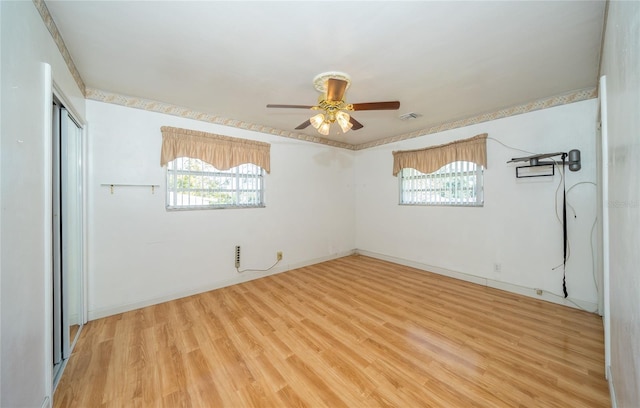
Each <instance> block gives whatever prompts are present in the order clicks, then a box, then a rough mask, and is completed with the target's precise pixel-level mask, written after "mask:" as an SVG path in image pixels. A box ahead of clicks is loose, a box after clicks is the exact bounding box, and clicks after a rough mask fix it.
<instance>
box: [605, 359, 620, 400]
mask: <svg viewBox="0 0 640 408" xmlns="http://www.w3.org/2000/svg"><path fill="white" fill-rule="evenodd" d="M606 370H607V382H608V383H609V396H610V397H611V408H617V407H618V403H617V402H616V390H615V388H614V386H613V375H612V374H611V366H607V368H606Z"/></svg>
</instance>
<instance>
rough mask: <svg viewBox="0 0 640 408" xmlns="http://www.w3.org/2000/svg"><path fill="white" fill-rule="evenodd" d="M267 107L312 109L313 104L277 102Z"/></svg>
mask: <svg viewBox="0 0 640 408" xmlns="http://www.w3.org/2000/svg"><path fill="white" fill-rule="evenodd" d="M267 108H293V109H311V108H313V106H312V105H277V104H269V105H267Z"/></svg>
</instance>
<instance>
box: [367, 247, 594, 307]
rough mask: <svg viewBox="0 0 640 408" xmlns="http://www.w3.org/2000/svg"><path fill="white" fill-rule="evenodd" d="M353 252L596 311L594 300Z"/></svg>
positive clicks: (382, 255) (407, 261) (374, 254)
mask: <svg viewBox="0 0 640 408" xmlns="http://www.w3.org/2000/svg"><path fill="white" fill-rule="evenodd" d="M355 252H356V253H357V254H360V255H364V256H369V257H371V258H376V259H381V260H383V261H388V262H393V263H396V264H399V265H404V266H409V267H412V268H416V269H420V270H423V271H427V272H433V273H437V274H438V275H444V276H448V277H450V278H454V279H460V280H463V281H466V282H471V283H475V284H478V285H482V286H488V287H490V288H495V289H500V290H504V291H506V292H511V293H517V294H519V295H524V296H528V297H531V298H534V299H540V300H545V301H547V302H551V303H556V304H559V305H564V306H569V307H572V308H574V309H581V310H586V311H589V312H591V313H597V309H598V304H597V303H595V302H589V301H586V300H581V299H571V298H569V299H565V298H563V297H562V296H558V295H555V294H552V293H550V292H548V291H543V292H542V295H538V294H537V293H536V289H534V288H527V287H524V286H520V285H515V284H512V283H508V282H501V281H496V280H492V279H488V278H483V277H481V276H475V275H471V274H468V273H464V272H458V271H452V270H450V269H446V268H441V267H438V266H434V265H427V264H424V263H421V262H416V261H411V260H408V259H402V258H397V257H395V256H390V255H384V254H379V253H377V252H371V251H367V250H364V249H356V250H355Z"/></svg>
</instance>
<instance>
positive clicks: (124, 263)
mask: <svg viewBox="0 0 640 408" xmlns="http://www.w3.org/2000/svg"><path fill="white" fill-rule="evenodd" d="M87 116H88V119H89V126H90V141H89V151H90V153H89V156H90V157H89V164H90V176H89V179H90V184H89V199H90V203H89V213H90V219H89V229H90V237H89V243H90V248H89V262H90V265H89V287H88V291H89V293H88V297H89V318H90V319H95V318H97V317H101V316H106V315H109V314H113V313H117V312H119V311H124V310H130V309H133V308H136V307H140V306H144V305H148V304H153V303H157V302H161V301H164V300H168V299H172V298H176V297H180V296H184V295H187V294H192V293H197V292H202V291H206V290H209V289H213V288H216V287H221V286H224V285H228V284H232V283H236V282H239V281H241V280H244V279H251V278H255V277H258V276H262V274H260V273H256V272H245V273H243V274H238V273H237V272H236V270H235V268H234V248H235V245H240V246H241V248H242V250H241V253H242V266H241V269H243V268H247V267H250V268H257V269H264V268H266V267H268V266H270V265H271V264H273V262H274V261H275V256H276V252H277V251H283V252H284V259H283V262H282V263H281V264H280V265H278V266H277V267H276V268H274V269H273V270H272V272H278V271H284V270H287V269H290V268H293V267H297V266H300V265H305V264H308V263H314V262H317V261H321V260H325V259H330V258H333V257H337V256H340V255H344V254H345V253H348V252H349V251H351V250H352V249H353V248H354V233H353V223H354V215H353V207H354V204H353V201H354V193H353V169H352V167H353V161H354V157H353V156H354V153H353V152H351V151H348V150H344V149H337V148H332V147H327V146H322V145H318V144H312V143H308V142H302V141H296V140H291V139H285V138H282V137H278V136H271V135H266V134H261V133H256V132H251V131H247V130H242V129H236V128H230V127H225V126H219V125H214V124H208V123H204V122H198V121H194V120H189V119H183V118H179V117H175V116H170V115H164V114H159V113H153V112H147V111H142V110H136V109H132V108H127V107H123V106H117V105H111V104H106V103H102V102H96V101H87ZM161 126H175V127H181V128H186V129H194V130H200V131H206V132H211V133H218V134H222V135H227V136H233V137H241V138H246V139H253V140H260V141H264V142H268V143H271V174H268V175H267V176H266V178H265V185H266V193H265V195H266V203H267V206H266V208H257V209H227V210H199V211H166V210H165V191H166V188H165V169H164V168H163V167H160V164H159V163H160V147H161V144H162V137H161V133H160V127H161ZM103 183H107V184H110V183H125V184H126V183H146V184H160V185H161V188H160V189H159V190H157V191H156V193H155V194H151V191H150V189H149V188H136V187H125V188H117V187H116V189H115V191H114V194H111V193H110V189H109V188H108V187H102V186H101V185H100V184H103Z"/></svg>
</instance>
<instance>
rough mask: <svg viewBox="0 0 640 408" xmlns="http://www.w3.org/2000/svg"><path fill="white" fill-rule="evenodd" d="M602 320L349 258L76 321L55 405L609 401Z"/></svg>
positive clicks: (417, 404) (582, 404)
mask: <svg viewBox="0 0 640 408" xmlns="http://www.w3.org/2000/svg"><path fill="white" fill-rule="evenodd" d="M603 355H604V349H603V329H602V322H601V318H600V317H599V316H597V315H593V314H590V313H586V312H581V311H578V310H574V309H571V308H567V307H563V306H558V305H554V304H550V303H546V302H542V301H538V300H536V299H530V298H526V297H522V296H517V295H513V294H510V293H507V292H502V291H498V290H495V289H490V288H486V287H482V286H477V285H473V284H470V283H466V282H462V281H457V280H453V279H449V278H446V277H442V276H439V275H435V274H429V273H425V272H422V271H417V270H415V269H412V268H408V267H404V266H399V265H395V264H391V263H387V262H383V261H379V260H375V259H372V258H367V257H362V256H350V257H346V258H341V259H338V260H334V261H330V262H325V263H322V264H318V265H314V266H310V267H306V268H302V269H298V270H294V271H290V272H286V273H282V274H278V275H274V276H270V277H267V278H263V279H260V280H256V281H252V282H248V283H244V284H241V285H236V286H232V287H228V288H224V289H219V290H215V291H212V292H207V293H203V294H200V295H196V296H191V297H188V298H184V299H180V300H176V301H172V302H168V303H164V304H161V305H157V306H152V307H147V308H144V309H140V310H136V311H132V312H127V313H123V314H120V315H116V316H111V317H108V318H105V319H100V320H96V321H92V322H90V323H89V324H87V325H86V327H85V328H84V329H83V331H82V333H81V337H80V340H79V342H78V344H77V346H76V348H75V350H74V352H73V355H72V356H71V358H70V361H69V363H68V365H67V368H66V370H65V373H64V375H63V378H62V380H61V382H60V384H59V386H58V389H57V391H56V394H55V397H54V403H55V407H155V406H158V407H160V406H164V407H189V406H193V407H305V406H307V407H378V406H395V407H428V406H434V407H562V408H566V407H606V406H610V399H609V392H608V387H607V383H606V380H605V379H604V369H603V366H604V357H603Z"/></svg>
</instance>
